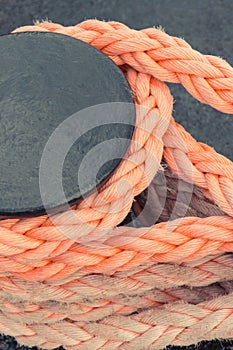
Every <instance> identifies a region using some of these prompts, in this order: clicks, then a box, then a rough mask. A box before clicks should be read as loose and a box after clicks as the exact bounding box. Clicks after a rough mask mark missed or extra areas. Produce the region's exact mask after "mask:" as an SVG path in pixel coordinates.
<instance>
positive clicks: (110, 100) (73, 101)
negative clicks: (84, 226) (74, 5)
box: [0, 32, 135, 218]
mask: <svg viewBox="0 0 233 350" xmlns="http://www.w3.org/2000/svg"><path fill="white" fill-rule="evenodd" d="M0 49H1V61H0V113H1V114H0V216H1V217H2V218H6V217H18V216H20V217H22V216H34V215H39V214H43V213H45V209H46V208H45V206H44V203H43V201H42V198H41V192H40V185H39V169H40V164H41V158H42V155H43V152H44V149H45V147H46V145H47V142H48V140H49V139H50V137H51V135H52V134H54V133H55V131H56V130H59V132H60V134H59V132H58V133H57V135H56V137H57V136H59V137H60V143H59V144H56V142H57V141H56V142H55V143H54V148H56V147H55V145H57V147H58V149H57V154H58V153H59V147H60V146H61V145H63V143H64V142H67V141H68V143H69V142H70V141H72V140H73V141H74V140H75V141H74V142H73V144H71V145H70V148H69V152H68V153H67V154H66V157H65V159H64V164H63V169H62V185H63V190H64V193H65V196H66V200H67V202H68V203H69V204H72V203H75V202H76V201H78V200H80V199H81V198H83V196H85V195H88V194H89V193H90V192H91V191H94V190H95V189H96V187H98V186H100V185H101V184H102V183H103V182H104V181H106V179H108V178H109V176H110V175H111V174H112V172H113V171H114V169H116V167H117V166H118V164H119V163H120V161H121V159H122V157H123V156H124V154H125V152H126V150H127V147H128V145H129V143H130V139H131V138H132V134H133V129H134V127H133V126H134V123H135V110H134V108H133V107H132V106H133V99H132V95H131V91H130V88H129V86H128V83H127V81H126V79H125V78H124V76H123V74H122V72H121V71H120V69H119V68H118V67H117V66H116V65H115V64H114V63H113V62H112V61H111V60H110V59H109V58H107V57H106V56H105V55H104V54H102V53H101V52H100V51H98V50H96V49H95V48H93V47H92V46H90V45H88V44H85V43H83V42H82V41H80V40H76V39H74V38H71V37H68V36H65V35H61V34H54V33H43V32H30V33H29V32H27V33H20V34H11V35H5V36H1V37H0ZM116 102H117V103H118V102H123V103H127V104H130V106H131V107H129V108H127V112H126V109H124V108H123V109H119V108H118V107H116V106H117V104H116ZM96 105H97V106H98V108H97V109H96V108H95V107H94V106H96ZM101 106H102V107H101ZM106 106H108V108H110V109H107V111H109V113H105V114H104V113H102V111H103V112H104V111H106ZM109 106H110V107H109ZM111 106H113V107H111ZM101 108H102V109H101ZM117 111H118V112H119V111H120V114H121V116H120V118H117V117H116V114H117V113H118V112H117ZM80 112H81V114H80ZM76 114H77V118H75V117H74V115H76ZM118 114H119V113H118ZM70 116H73V119H72V120H71V122H70V124H69V123H68V126H67V125H66V124H64V123H65V122H66V121H67V120H69V117H70ZM99 116H100V119H99V120H98V118H99ZM93 120H94V121H95V122H94V124H93V126H92V122H93ZM96 120H97V122H96ZM123 121H125V123H124V122H123ZM73 122H74V124H72V123H73ZM63 124H64V125H65V126H66V127H64V128H61V130H60V129H59V127H60V126H61V125H63ZM74 129H75V130H74ZM73 131H74V132H73ZM72 132H73V134H72ZM71 134H72V135H71ZM69 135H70V136H69ZM69 137H70V139H69ZM123 139H124V140H125V142H120V141H119V140H123ZM64 140H65V141H64ZM108 140H113V142H109V144H107V146H106V142H105V141H108ZM117 140H118V141H117ZM101 144H103V147H102V149H101V147H100V148H98V147H97V148H98V149H97V150H96V151H93V152H91V151H92V150H93V149H94V148H95V147H96V146H97V145H101ZM53 151H55V153H56V149H53ZM55 153H54V154H55ZM88 153H90V156H89V161H88V162H87V163H86V164H88V168H87V166H86V167H85V166H84V167H83V169H81V168H80V165H81V163H82V162H83V159H84V157H85V155H86V154H88ZM51 154H52V153H51ZM106 155H108V159H106ZM53 159H54V158H53ZM54 162H55V163H56V160H55V161H54ZM98 164H100V165H101V164H103V166H101V167H100V169H99V171H98V174H97V176H96V175H95V172H96V166H97V165H98ZM53 165H54V164H53ZM47 166H48V168H50V164H49V163H47ZM55 168H56V166H55ZM49 170H51V176H53V175H54V176H55V174H53V166H52V165H51V169H49ZM92 173H93V174H94V175H93V176H90V174H92ZM77 174H79V179H81V182H82V188H81V187H80V185H79V182H78V179H77ZM88 174H89V175H88ZM55 177H56V176H55ZM85 179H88V181H87V180H86V182H85ZM48 181H49V178H48ZM48 198H49V199H48V201H47V208H48V209H51V210H54V211H56V210H61V208H62V207H63V204H64V202H63V201H64V198H63V197H62V196H60V194H59V193H57V192H56V191H54V197H53V198H50V197H48Z"/></svg>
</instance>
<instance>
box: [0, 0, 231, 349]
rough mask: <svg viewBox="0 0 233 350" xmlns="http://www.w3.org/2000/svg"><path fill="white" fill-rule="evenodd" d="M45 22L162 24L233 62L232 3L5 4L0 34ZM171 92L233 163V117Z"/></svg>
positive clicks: (196, 132)
mask: <svg viewBox="0 0 233 350" xmlns="http://www.w3.org/2000/svg"><path fill="white" fill-rule="evenodd" d="M45 18H48V19H50V20H51V21H53V22H59V23H61V24H64V25H73V24H76V23H77V22H80V21H83V20H84V19H90V18H97V19H101V20H116V21H121V22H123V23H125V24H127V25H129V26H131V27H134V28H136V29H140V28H146V27H151V26H159V25H161V26H162V27H164V28H165V31H166V32H167V33H168V34H170V35H173V36H179V37H182V38H184V39H185V40H186V41H187V42H189V43H190V44H191V45H192V47H193V48H194V49H196V50H199V51H201V52H202V53H205V54H211V55H216V56H220V57H222V58H224V59H225V60H227V61H228V62H229V63H230V64H233V56H232V46H233V36H232V34H233V33H232V30H233V19H232V18H233V1H232V0H195V1H191V0H190V1H188V0H173V1H172V0H143V1H140V0H115V1H114V0H96V1H94V0H86V1H80V0H76V1H75V0H66V1H63V0H52V1H49V0H34V1H32V0H18V1H17V0H0V34H7V33H9V32H10V31H11V30H13V29H14V28H16V27H19V26H22V25H27V24H31V23H32V22H33V20H36V19H38V20H41V19H45ZM171 90H172V92H173V95H174V98H175V100H176V103H175V106H174V116H175V119H176V121H178V122H179V123H181V124H182V125H183V126H184V127H185V128H186V130H188V131H189V132H190V133H191V134H192V135H193V136H194V137H195V138H196V139H197V140H199V141H202V142H205V143H208V144H209V145H210V146H212V147H214V148H215V149H216V150H217V151H218V152H220V153H222V154H224V155H225V156H227V157H229V158H231V159H232V160H233V152H232V134H233V116H231V115H226V114H223V113H220V112H218V111H215V110H214V109H213V108H211V107H209V106H206V105H202V104H200V103H199V102H197V101H195V100H194V99H193V98H192V97H191V96H189V95H188V93H186V91H185V90H184V89H183V88H182V87H180V86H177V85H176V86H174V85H171ZM232 337H233V335H232ZM0 339H2V341H1V342H0V350H3V349H4V350H8V349H19V347H17V344H16V342H15V341H14V340H13V339H12V338H10V337H7V338H6V337H4V336H3V337H2V338H0ZM232 343H233V342H232ZM195 348H196V349H198V350H202V349H208V350H211V349H216V350H218V349H225V350H230V349H233V347H230V343H229V342H224V341H221V342H218V341H217V342H211V343H208V344H205V343H201V344H199V345H198V346H196V347H195ZM20 349H25V347H22V348H20ZM170 349H173V350H177V349H180V350H181V349H183V350H184V349H187V348H177V347H173V348H170ZM189 349H190V350H191V349H194V347H190V348H189ZM90 350H91V349H90ZM135 350H139V349H135Z"/></svg>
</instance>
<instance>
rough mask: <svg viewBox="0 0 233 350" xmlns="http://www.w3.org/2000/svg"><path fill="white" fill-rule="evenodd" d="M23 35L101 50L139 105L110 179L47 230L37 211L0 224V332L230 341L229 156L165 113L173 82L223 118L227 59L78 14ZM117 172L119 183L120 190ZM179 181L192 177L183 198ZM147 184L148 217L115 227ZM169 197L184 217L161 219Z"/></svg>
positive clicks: (53, 341) (228, 88)
mask: <svg viewBox="0 0 233 350" xmlns="http://www.w3.org/2000/svg"><path fill="white" fill-rule="evenodd" d="M25 31H50V32H54V33H61V34H65V35H69V36H72V37H74V38H77V39H80V40H82V41H85V42H86V43H89V44H90V45H93V46H94V47H95V48H97V49H99V50H101V51H102V52H103V53H104V54H105V55H107V56H108V57H109V58H110V59H112V60H113V62H115V63H116V64H117V65H118V66H119V68H120V69H121V70H122V72H123V73H124V74H125V77H126V78H127V80H128V83H129V85H130V88H131V91H132V93H133V96H134V102H135V105H136V106H138V107H145V108H141V109H139V111H137V116H136V127H135V131H134V135H133V140H132V141H135V142H132V144H131V145H130V147H129V149H128V151H127V155H126V157H125V159H124V160H123V161H122V163H121V164H120V166H119V167H118V168H117V170H116V172H115V173H114V174H113V176H112V177H111V178H110V179H109V180H108V181H107V182H106V183H105V184H104V185H103V186H102V187H101V188H100V190H99V191H98V192H96V193H93V194H91V195H90V196H89V197H88V198H87V199H85V200H83V201H82V202H81V204H79V205H74V206H73V207H72V210H71V211H67V212H64V213H60V214H57V215H56V225H54V224H53V221H52V220H51V217H48V216H47V215H43V216H39V217H34V218H24V219H22V218H19V219H3V220H1V221H0V279H1V284H0V300H1V307H0V331H1V332H2V333H5V334H8V335H12V336H14V337H16V339H17V341H18V342H19V343H21V344H25V345H29V346H33V345H37V346H39V347H41V348H44V349H52V348H55V347H57V346H59V345H63V346H64V347H65V348H66V349H77V350H82V349H86V350H89V349H92V350H97V349H106V350H109V349H111V350H112V349H124V350H130V349H137V350H140V349H155V350H159V349H163V348H164V347H165V346H167V345H169V344H173V345H190V344H193V343H197V342H199V341H201V340H211V339H214V338H225V339H226V338H233V182H232V180H233V164H232V162H231V161H230V160H228V159H227V158H225V157H224V156H222V155H220V154H218V153H217V152H215V150H214V149H213V148H211V147H209V146H208V145H205V144H203V143H199V142H197V141H195V140H194V139H193V138H192V136H191V135H190V134H188V133H187V132H186V131H185V129H184V128H183V127H182V126H180V125H179V124H177V123H176V122H175V121H174V119H173V117H172V109H173V98H172V96H171V94H170V91H169V88H168V87H167V85H166V84H165V82H172V83H180V84H182V85H183V86H184V88H185V89H186V90H187V91H188V92H189V93H190V94H191V95H192V96H194V97H195V98H196V99H198V100H199V101H201V102H202V103H205V104H209V105H210V106H212V107H213V108H216V109H217V110H219V111H221V112H225V113H233V69H232V67H231V66H230V65H229V64H228V63H226V62H225V61H224V60H222V59H221V58H218V57H214V56H209V55H203V54H201V53H199V52H197V51H195V50H193V49H192V48H191V46H190V45H189V44H187V43H186V42H185V41H184V40H182V39H180V38H176V37H172V36H169V35H167V34H166V33H164V32H163V31H161V30H159V29H155V28H150V29H144V30H140V31H136V30H132V29H130V28H128V27H127V26H125V25H124V24H121V23H117V22H102V21H98V20H88V21H85V22H82V23H80V24H78V25H75V26H69V27H64V26H62V25H60V24H56V23H51V22H42V23H36V24H35V25H34V26H26V27H21V28H18V29H16V30H15V31H14V32H13V33H17V32H25ZM151 154H152V155H153V157H151V156H150V155H151ZM155 160H156V161H155ZM156 174H157V175H156ZM161 174H163V176H164V177H165V179H166V180H167V186H165V187H166V189H167V192H168V197H167V198H166V195H165V194H164V185H163V186H161V183H160V181H157V180H156V179H158V178H156V176H160V175H161ZM179 179H181V180H180V181H182V184H183V187H182V188H183V192H182V193H183V197H179V200H178V199H177V198H178V194H177V191H179V186H178V185H177V181H178V182H179ZM125 180H127V182H128V183H130V184H131V188H130V189H129V187H128V186H125V187H124V186H122V187H119V185H120V183H122V181H125ZM156 181H157V182H156ZM187 184H193V186H194V189H193V193H192V196H191V198H190V203H189V204H187V203H186V204H185V203H184V198H186V197H187V195H186V194H187V191H186V190H185V189H186V187H185V186H186V185H187ZM149 185H150V186H152V194H153V195H152V197H151V198H150V199H152V203H151V204H150V207H151V215H152V216H153V215H155V212H157V211H158V208H160V209H161V203H162V199H164V198H165V202H164V208H162V209H163V210H162V213H161V215H160V217H159V220H155V222H154V223H153V224H152V225H151V226H149V227H146V226H147V225H146V222H147V218H146V216H145V215H144V216H143V215H142V216H141V218H142V222H143V220H144V221H145V227H138V228H136V227H129V226H124V225H123V226H122V225H121V226H119V225H120V224H121V222H122V221H123V220H124V219H125V218H126V216H127V215H128V213H129V212H130V210H131V208H132V209H133V210H134V212H135V213H136V214H137V215H139V214H140V213H141V211H142V212H143V210H142V209H143V206H144V205H145V202H146V199H145V198H146V195H147V194H146V191H147V189H148V186H149ZM119 188H121V191H119ZM124 188H125V190H124ZM135 198H136V199H135ZM153 198H154V201H155V204H154V205H153ZM180 198H181V199H180ZM182 198H183V199H182ZM174 202H178V205H179V208H180V210H181V209H182V210H183V216H182V215H180V216H181V217H180V216H179V215H178V216H177V217H174V219H173V220H170V215H171V212H172V210H173V207H174ZM182 210H181V211H182ZM71 212H72V215H71ZM74 214H75V215H74ZM151 215H149V216H151ZM74 218H75V219H74ZM103 232H104V234H103ZM69 237H70V238H69ZM97 243H98V244H97Z"/></svg>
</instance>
